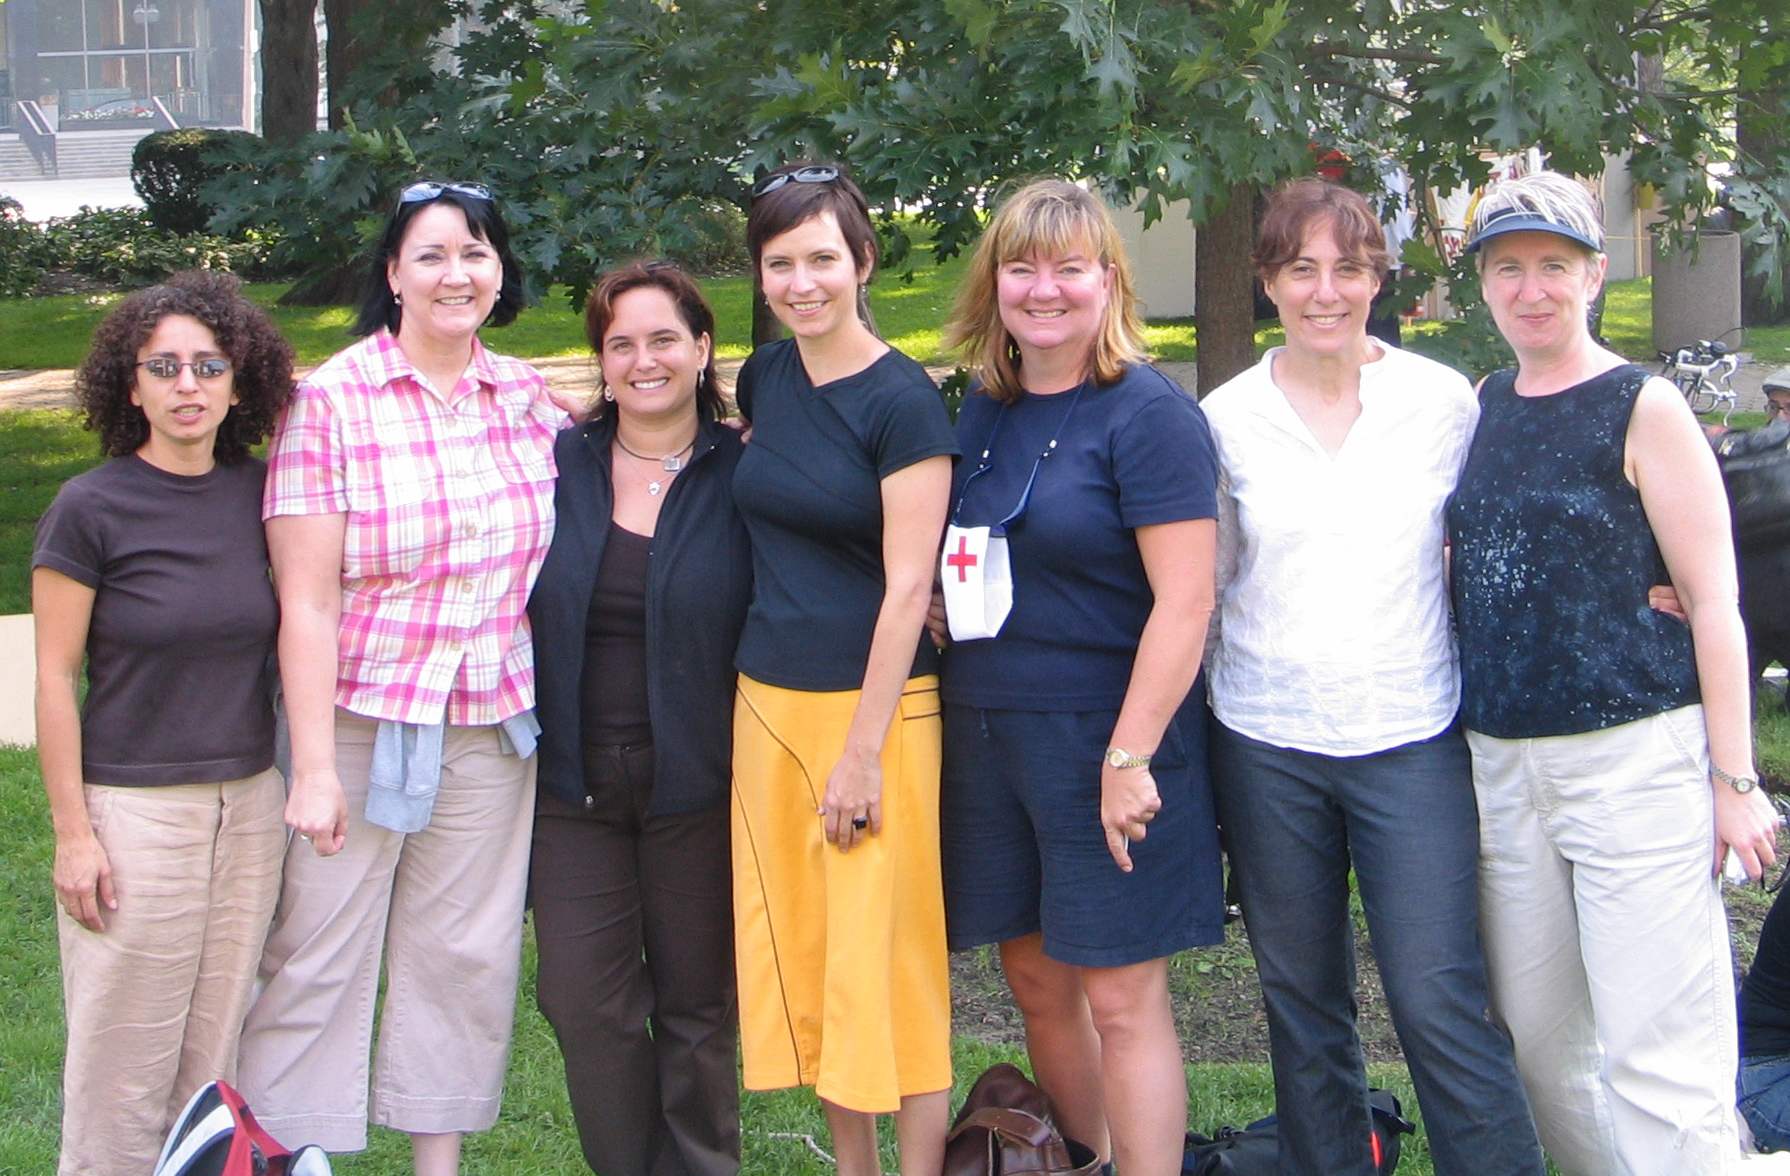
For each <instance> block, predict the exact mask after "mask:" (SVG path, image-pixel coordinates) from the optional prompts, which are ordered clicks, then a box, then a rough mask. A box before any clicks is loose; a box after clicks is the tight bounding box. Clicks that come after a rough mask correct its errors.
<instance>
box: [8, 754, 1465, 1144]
mask: <svg viewBox="0 0 1790 1176" xmlns="http://www.w3.org/2000/svg"><path fill="white" fill-rule="evenodd" d="M0 822H4V827H6V828H8V829H10V830H12V831H13V836H12V842H11V844H10V845H9V847H8V848H7V851H6V853H4V854H0V943H4V944H5V945H6V947H5V950H4V951H0V1176H37V1174H39V1173H45V1172H51V1171H54V1170H55V1163H56V1141H57V1137H58V1132H59V1119H58V1115H59V1114H60V1110H59V1104H60V1098H61V1095H60V1067H61V1057H62V1032H63V1031H62V999H61V983H60V980H59V977H58V972H57V960H56V928H55V918H54V914H55V912H54V907H53V905H52V899H51V890H50V882H49V878H50V859H51V851H52V839H51V837H50V833H49V818H48V813H47V810H46V807H45V803H44V797H43V789H42V786H41V783H40V780H39V777H38V774H37V767H36V762H35V758H34V757H33V756H32V754H31V753H30V752H28V751H25V750H22V749H20V748H16V747H5V746H0ZM534 966H535V961H534V948H533V942H532V937H531V938H530V940H529V942H528V945H527V948H526V951H525V956H524V962H523V980H522V988H521V991H520V993H519V994H518V999H517V1004H516V1034H515V1047H514V1052H513V1054H512V1056H511V1060H510V1070H509V1077H508V1081H507V1083H506V1085H505V1089H504V1106H503V1114H502V1117H501V1118H500V1120H499V1121H498V1124H497V1126H496V1127H495V1128H494V1129H492V1130H491V1131H488V1132H484V1133H481V1134H479V1135H475V1136H470V1137H469V1138H468V1140H467V1146H466V1167H465V1170H466V1171H467V1172H468V1173H469V1176H487V1174H489V1176H496V1174H500V1173H502V1174H510V1173H528V1174H529V1176H588V1172H589V1169H588V1168H586V1167H585V1166H584V1162H583V1160H582V1158H581V1157H580V1156H579V1154H578V1146H577V1138H576V1135H575V1133H574V1131H573V1127H572V1118H571V1110H570V1107H569V1106H568V1104H567V1101H566V1094H565V1086H564V1080H563V1077H562V1071H561V1070H560V1061H559V1051H558V1048H557V1046H556V1045H555V1044H554V1041H553V1035H552V1032H551V1030H550V1029H549V1028H548V1027H547V1024H546V1022H545V1021H544V1020H543V1019H542V1017H541V1015H540V1013H539V1012H537V1011H536V1009H535V1007H534ZM953 1052H954V1056H955V1064H956V1072H957V1076H958V1086H959V1089H958V1097H960V1098H961V1096H962V1094H963V1093H964V1091H965V1089H966V1088H967V1086H968V1084H969V1083H970V1082H971V1081H972V1080H974V1078H975V1076H976V1075H977V1074H979V1073H981V1071H982V1070H983V1069H984V1068H985V1067H987V1066H988V1065H990V1064H992V1063H994V1062H996V1061H1020V1060H1022V1059H1021V1058H1020V1056H1019V1051H1017V1050H1016V1049H1013V1048H1010V1047H995V1046H988V1045H984V1044H981V1043H978V1042H975V1041H971V1040H967V1039H959V1040H958V1041H957V1042H955V1044H954V1047H953ZM1372 1077H1373V1079H1374V1081H1375V1083H1376V1084H1378V1085H1382V1086H1387V1087H1389V1088H1390V1089H1392V1090H1394V1091H1395V1092H1396V1093H1397V1094H1398V1095H1399V1097H1400V1098H1401V1099H1403V1100H1404V1103H1405V1107H1406V1109H1407V1112H1408V1113H1412V1114H1414V1113H1415V1106H1414V1099H1413V1096H1412V1093H1411V1089H1410V1084H1409V1081H1408V1080H1407V1078H1406V1076H1405V1073H1404V1070H1403V1068H1402V1067H1398V1066H1376V1067H1373V1069H1372ZM1188 1084H1189V1095H1188V1106H1189V1115H1190V1120H1191V1122H1192V1124H1193V1125H1194V1126H1195V1127H1196V1128H1198V1129H1200V1130H1203V1131H1207V1132H1210V1131H1211V1130H1212V1129H1213V1128H1215V1127H1217V1126H1218V1125H1220V1124H1223V1123H1232V1124H1242V1123H1247V1122H1249V1121H1251V1120H1252V1119H1255V1118H1258V1117H1260V1116H1262V1115H1265V1114H1268V1113H1269V1112H1270V1111H1272V1109H1273V1103H1274V1092H1273V1087H1272V1084H1271V1082H1270V1079H1269V1076H1268V1070H1267V1067H1266V1065H1259V1064H1233V1065H1204V1066H1191V1067H1189V1069H1188ZM742 1118H743V1131H744V1139H743V1148H744V1153H745V1171H746V1173H748V1174H749V1176H826V1174H827V1173H830V1172H831V1171H832V1167H831V1166H830V1165H828V1164H824V1163H822V1162H821V1160H820V1158H819V1157H818V1156H816V1155H815V1154H814V1153H813V1151H812V1150H811V1149H810V1148H809V1146H808V1144H807V1143H806V1142H805V1140H804V1139H803V1138H802V1137H804V1136H806V1137H812V1138H813V1139H815V1140H816V1141H818V1142H819V1143H820V1144H821V1145H822V1146H824V1145H825V1143H826V1138H827V1137H826V1130H825V1125H824V1123H823V1121H822V1119H821V1115H820V1111H819V1107H818V1104H817V1103H816V1102H815V1101H814V1098H813V1096H812V1095H811V1094H808V1093H806V1092H803V1091H779V1092H775V1093H769V1094H747V1095H746V1097H745V1102H744V1107H743V1112H742ZM292 1142H302V1141H292ZM892 1144H893V1139H892V1136H891V1135H890V1134H889V1132H888V1131H887V1124H885V1145H886V1157H885V1163H884V1167H885V1169H886V1170H889V1171H893V1170H894V1167H895V1156H894V1151H893V1146H892ZM1405 1155H1406V1157H1407V1159H1406V1161H1405V1162H1404V1163H1403V1164H1401V1165H1400V1169H1399V1170H1400V1171H1401V1172H1408V1173H1412V1174H1414V1176H1424V1174H1426V1173H1429V1172H1430V1171H1431V1168H1430V1162H1429V1155H1428V1150H1427V1148H1426V1146H1425V1145H1424V1143H1423V1140H1422V1137H1421V1136H1418V1137H1417V1138H1416V1139H1415V1140H1407V1142H1406V1152H1405ZM408 1158H409V1147H408V1143H407V1141H406V1140H405V1138H404V1137H403V1136H401V1135H398V1134H396V1133H394V1132H391V1131H385V1130H379V1129H375V1131H374V1136H373V1140H372V1146H371V1147H370V1148H369V1150H368V1151H366V1152H364V1153H362V1154H361V1155H358V1156H347V1157H342V1158H340V1159H338V1160H337V1161H336V1162H335V1170H336V1172H338V1173H340V1174H341V1176H402V1174H403V1173H407V1172H408V1171H409V1167H408Z"/></svg>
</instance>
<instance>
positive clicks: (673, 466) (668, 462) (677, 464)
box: [659, 453, 684, 474]
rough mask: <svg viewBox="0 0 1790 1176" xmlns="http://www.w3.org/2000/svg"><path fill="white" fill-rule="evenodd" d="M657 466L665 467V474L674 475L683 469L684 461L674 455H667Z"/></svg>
mask: <svg viewBox="0 0 1790 1176" xmlns="http://www.w3.org/2000/svg"><path fill="white" fill-rule="evenodd" d="M659 464H660V465H662V466H664V467H665V472H666V473H668V474H675V473H677V472H678V471H679V470H681V469H683V468H684V459H683V458H681V457H679V456H678V455H677V454H675V453H667V454H666V455H665V457H664V460H662V461H661V462H660V463H659Z"/></svg>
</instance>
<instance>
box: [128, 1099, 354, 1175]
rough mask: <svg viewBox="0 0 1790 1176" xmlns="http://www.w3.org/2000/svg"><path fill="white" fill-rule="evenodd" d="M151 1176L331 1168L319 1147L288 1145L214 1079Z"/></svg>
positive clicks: (177, 1126) (183, 1116) (192, 1102)
mask: <svg viewBox="0 0 1790 1176" xmlns="http://www.w3.org/2000/svg"><path fill="white" fill-rule="evenodd" d="M152 1176H330V1166H329V1156H328V1155H327V1154H326V1153H325V1152H324V1150H323V1149H322V1148H320V1147H317V1146H315V1145H307V1146H305V1147H301V1148H299V1149H298V1150H297V1151H292V1150H291V1149H289V1148H287V1147H286V1146H285V1145H284V1144H282V1143H280V1141H279V1140H277V1139H275V1138H274V1137H273V1136H271V1135H269V1134H268V1133H267V1131H266V1130H265V1129H264V1128H263V1127H262V1126H261V1124H259V1123H257V1122H255V1115H254V1112H252V1111H250V1110H249V1104H248V1103H246V1102H244V1101H243V1099H242V1095H240V1094H238V1093H236V1091H235V1090H234V1089H232V1088H231V1086H230V1084H229V1083H227V1082H212V1083H208V1084H207V1085H205V1086H202V1087H200V1088H199V1091H198V1093H196V1094H194V1095H193V1097H192V1098H190V1099H188V1100H187V1104H186V1107H185V1109H183V1110H182V1111H181V1112H180V1117H179V1118H178V1119H176V1120H174V1128H173V1130H171V1131H169V1132H168V1142H167V1143H165V1144H163V1145H162V1154H161V1158H160V1159H158V1160H157V1161H156V1164H155V1171H154V1173H153V1174H152Z"/></svg>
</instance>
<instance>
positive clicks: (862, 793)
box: [820, 747, 883, 853]
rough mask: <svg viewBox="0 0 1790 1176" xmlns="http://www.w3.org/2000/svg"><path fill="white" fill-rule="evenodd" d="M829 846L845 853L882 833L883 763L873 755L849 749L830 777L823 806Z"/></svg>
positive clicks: (821, 811)
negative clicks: (835, 846)
mask: <svg viewBox="0 0 1790 1176" xmlns="http://www.w3.org/2000/svg"><path fill="white" fill-rule="evenodd" d="M820 816H821V820H822V821H824V822H825V823H826V837H827V841H828V843H829V844H832V845H837V846H838V847H839V851H840V852H841V853H845V852H847V851H849V850H851V849H853V848H855V847H857V846H859V845H862V844H863V842H864V839H865V838H866V837H874V836H876V835H877V834H878V833H881V832H882V831H883V763H882V756H881V755H880V754H878V753H876V752H873V751H863V750H856V749H853V748H849V747H848V748H846V750H845V754H844V755H842V756H840V757H839V762H838V763H836V764H834V765H833V771H832V773H831V774H829V775H828V776H827V791H826V793H825V794H824V795H823V796H822V798H821V802H820Z"/></svg>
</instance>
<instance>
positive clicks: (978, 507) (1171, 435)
mask: <svg viewBox="0 0 1790 1176" xmlns="http://www.w3.org/2000/svg"><path fill="white" fill-rule="evenodd" d="M1071 404H1073V405H1074V415H1073V416H1072V417H1070V418H1069V421H1068V425H1067V427H1063V421H1064V418H1065V416H1067V415H1068V413H1069V409H1070V406H1071ZM1002 416H1003V412H1002V408H1001V405H1000V404H999V403H998V402H996V401H994V400H992V399H990V398H989V397H988V396H986V395H984V394H983V393H982V392H981V391H980V389H976V390H973V391H972V392H971V393H970V395H969V396H968V397H967V398H965V400H964V403H963V411H962V413H961V414H960V415H959V416H958V419H957V438H958V440H959V442H961V443H962V445H963V451H964V453H965V454H966V455H967V456H966V457H965V458H964V460H963V461H961V462H959V463H958V466H957V472H956V476H955V477H954V478H953V479H952V489H951V502H952V506H953V508H954V509H957V510H958V514H957V518H956V521H957V522H958V523H959V524H960V525H962V526H983V525H991V524H994V523H997V522H999V521H1000V520H1001V519H1003V518H1005V517H1006V516H1007V515H1008V514H1009V513H1010V512H1011V511H1012V510H1013V508H1014V506H1015V505H1016V504H1017V503H1018V501H1019V497H1020V494H1021V493H1022V492H1023V491H1024V489H1025V483H1026V478H1027V477H1028V476H1029V475H1030V474H1031V472H1032V465H1033V463H1034V462H1035V461H1036V460H1037V458H1038V455H1039V454H1040V453H1042V452H1043V451H1044V448H1045V446H1046V445H1048V444H1049V443H1050V440H1051V438H1052V437H1053V436H1057V431H1058V429H1059V428H1060V427H1062V428H1063V431H1062V435H1061V437H1060V438H1059V439H1058V442H1057V448H1056V451H1055V452H1054V453H1053V454H1052V455H1051V456H1050V458H1049V459H1047V460H1046V461H1045V462H1044V464H1043V466H1042V467H1041V468H1040V469H1039V471H1038V478H1037V481H1036V482H1035V483H1034V484H1033V486H1032V496H1031V502H1030V505H1029V506H1028V508H1027V511H1026V514H1025V516H1024V518H1023V519H1022V520H1020V521H1019V522H1018V523H1017V524H1009V525H1008V528H1007V532H1008V534H1007V549H1008V555H1009V557H1010V559H1011V562H1012V568H1013V611H1012V613H1011V614H1009V615H1008V617H1007V623H1006V624H1005V625H1003V626H1002V628H1001V632H1000V635H999V636H997V637H993V638H990V639H987V640H981V641H963V642H957V643H954V644H952V645H951V647H950V648H949V649H948V650H947V651H946V654H945V674H944V679H943V683H942V692H943V695H944V698H945V699H946V701H948V702H953V703H960V704H963V705H967V706H982V707H993V708H999V709H1003V710H1034V711H1063V710H1111V709H1116V708H1117V707H1119V706H1120V705H1121V704H1122V703H1123V702H1124V701H1125V689H1126V687H1127V685H1128V684H1129V683H1130V681H1131V664H1132V660H1133V659H1134V658H1135V656H1136V654H1137V643H1138V639H1139V638H1140V637H1141V636H1142V635H1143V631H1144V622H1145V621H1147V620H1148V619H1149V616H1150V608H1151V606H1152V605H1153V603H1154V601H1155V597H1154V595H1153V594H1152V593H1151V591H1150V582H1149V578H1148V577H1147V576H1146V575H1145V574H1144V562H1143V558H1142V556H1140V555H1139V554H1138V550H1137V537H1136V535H1135V534H1134V533H1133V528H1136V527H1146V526H1152V525H1155V524H1159V523H1174V522H1180V521H1182V520H1184V519H1209V518H1215V517H1217V514H1218V489H1217V487H1218V463H1217V457H1216V455H1215V453H1214V452H1213V448H1212V435H1211V433H1210V432H1209V431H1208V430H1207V428H1206V416H1205V414H1204V413H1202V412H1201V411H1200V408H1199V405H1198V404H1196V403H1195V402H1194V400H1193V398H1192V397H1191V396H1189V395H1188V394H1187V393H1185V392H1183V391H1182V390H1181V389H1180V388H1179V387H1178V386H1177V385H1176V384H1175V383H1174V382H1173V381H1172V380H1170V379H1169V378H1168V377H1167V376H1165V375H1163V374H1162V373H1161V372H1159V371H1157V370H1156V369H1155V368H1153V367H1148V366H1134V367H1131V368H1128V369H1126V372H1125V374H1124V376H1122V377H1121V378H1120V380H1119V382H1118V383H1116V384H1112V385H1109V386H1107V387H1104V388H1103V387H1100V386H1099V385H1097V384H1094V383H1092V382H1089V383H1087V384H1084V385H1082V387H1081V389H1080V395H1079V400H1078V399H1077V393H1076V392H1075V391H1074V390H1071V391H1069V392H1060V393H1057V394H1055V395H1052V396H1034V395H1032V394H1031V393H1027V394H1025V396H1024V397H1023V398H1022V399H1021V400H1020V401H1019V402H1018V403H1016V404H1012V405H1009V406H1008V407H1007V408H1006V410H1005V413H1004V416H1005V419H1004V420H1001V421H1000V429H999V432H998V433H995V429H994V427H995V422H996V420H997V419H998V418H1000V417H1002ZM991 434H994V438H995V440H994V446H993V450H992V452H990V453H989V455H988V457H987V461H988V464H989V470H988V472H987V473H986V474H983V475H982V476H981V477H979V478H976V479H975V481H974V482H972V483H970V485H969V492H968V494H967V495H966V494H964V484H965V482H966V481H967V480H968V479H969V477H970V475H971V474H973V473H974V472H975V471H976V469H977V468H978V467H979V466H980V465H981V464H982V462H983V457H982V453H983V450H984V449H985V448H987V447H988V442H989V437H990V435H991ZM960 497H962V499H963V504H962V506H961V508H958V507H957V503H958V499H959V498H960Z"/></svg>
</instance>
